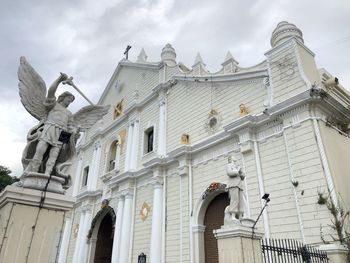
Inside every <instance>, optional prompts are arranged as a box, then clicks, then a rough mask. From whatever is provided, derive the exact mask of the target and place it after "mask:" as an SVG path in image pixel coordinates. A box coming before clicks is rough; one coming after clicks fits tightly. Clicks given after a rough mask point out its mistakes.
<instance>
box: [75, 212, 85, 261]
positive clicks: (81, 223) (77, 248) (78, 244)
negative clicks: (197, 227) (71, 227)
mask: <svg viewBox="0 0 350 263" xmlns="http://www.w3.org/2000/svg"><path fill="white" fill-rule="evenodd" d="M84 218H85V212H82V214H81V215H80V220H79V230H78V237H77V240H76V243H75V249H74V255H73V262H78V258H79V255H80V250H81V247H82V244H81V243H82V236H83V227H84Z"/></svg>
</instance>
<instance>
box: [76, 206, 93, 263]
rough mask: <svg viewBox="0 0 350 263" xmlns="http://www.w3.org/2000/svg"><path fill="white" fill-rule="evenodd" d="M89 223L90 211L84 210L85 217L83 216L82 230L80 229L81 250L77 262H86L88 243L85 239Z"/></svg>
mask: <svg viewBox="0 0 350 263" xmlns="http://www.w3.org/2000/svg"><path fill="white" fill-rule="evenodd" d="M90 224H91V211H90V210H86V212H85V217H84V227H83V231H82V240H81V251H80V255H79V258H78V261H77V262H79V263H86V262H87V253H88V244H87V242H86V241H87V237H86V236H87V234H88V232H89V228H90Z"/></svg>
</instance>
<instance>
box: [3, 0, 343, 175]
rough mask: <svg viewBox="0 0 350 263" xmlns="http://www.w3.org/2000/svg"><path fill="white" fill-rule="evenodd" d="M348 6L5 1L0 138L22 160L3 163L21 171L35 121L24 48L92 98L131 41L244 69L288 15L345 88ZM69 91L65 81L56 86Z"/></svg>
mask: <svg viewBox="0 0 350 263" xmlns="http://www.w3.org/2000/svg"><path fill="white" fill-rule="evenodd" d="M349 7H350V3H349V1H348V0H338V1H334V2H332V4H330V3H329V2H328V1H325V0H319V1H316V0H310V1H301V0H295V1H292V0H287V1H277V0H271V1H263V0H255V1H237V0H222V1H212V0H193V1H185V0H176V1H175V0H163V1H161V0H158V1H154V0H129V1H126V0H117V1H112V0H101V1H88V0H76V1H68V0H62V1H53V0H34V1H26V0H19V1H12V0H3V1H1V6H0V16H1V18H2V23H0V34H1V42H0V56H1V63H0V79H1V81H0V91H1V98H0V105H1V106H0V109H1V113H0V114H1V118H0V121H1V125H2V127H4V128H2V129H1V137H5V138H7V140H5V139H3V138H2V140H1V141H0V142H1V146H2V148H3V147H4V146H5V147H6V149H9V151H11V152H12V151H14V149H17V150H16V153H15V152H12V153H11V155H13V156H12V158H13V159H17V160H18V161H17V166H16V165H15V166H13V165H14V163H16V162H15V161H12V160H13V159H11V158H9V155H4V156H1V159H0V160H1V162H4V165H8V166H10V167H11V169H13V170H18V171H19V170H20V165H19V160H20V155H21V151H22V149H23V146H24V145H25V137H26V132H27V130H28V129H29V128H30V127H31V126H32V125H33V123H35V121H34V120H33V119H32V117H31V116H30V115H29V114H28V113H27V112H26V111H25V110H24V108H23V107H22V106H21V104H20V101H19V96H18V88H17V85H18V80H17V68H18V64H19V57H20V56H22V55H25V56H26V57H27V59H28V61H29V62H30V63H31V64H32V65H33V66H34V68H35V69H36V70H37V71H38V72H39V74H40V75H41V76H42V77H43V79H44V80H45V81H46V82H47V85H50V83H51V82H52V81H53V80H54V79H55V78H56V77H57V76H58V74H59V72H65V73H67V74H69V75H72V76H74V81H75V83H76V85H77V86H78V87H79V88H80V89H81V90H83V91H84V93H85V94H86V95H87V96H88V97H89V98H91V99H92V100H93V101H94V102H97V101H98V98H99V96H100V95H101V93H102V91H103V90H104V88H105V86H106V84H107V83H108V81H109V78H110V77H111V75H112V73H113V71H114V69H115V67H116V66H117V63H118V61H120V60H121V59H122V58H123V52H124V50H125V47H126V46H127V45H129V44H130V45H132V49H131V50H130V59H131V60H135V59H136V57H137V55H138V53H139V51H140V49H141V48H142V47H144V48H145V50H146V53H147V55H148V57H149V60H150V61H159V60H160V53H161V49H162V48H163V46H164V45H165V44H166V43H168V42H170V43H172V45H173V46H174V48H175V50H176V52H177V60H178V61H182V62H184V63H185V64H186V65H187V66H191V65H192V64H193V62H194V59H195V56H196V53H197V52H201V55H202V57H203V60H204V62H205V63H206V64H207V67H208V69H209V70H211V71H217V70H218V69H219V68H220V65H221V63H222V62H223V60H224V57H225V55H226V53H227V51H228V50H230V51H231V53H232V54H233V56H234V57H235V58H236V60H237V61H238V62H239V63H240V65H241V66H243V67H245V66H247V67H248V66H252V65H254V64H257V63H259V62H261V61H262V60H264V59H265V56H264V53H265V52H266V51H267V50H268V49H269V48H270V36H271V33H272V31H273V29H274V28H275V26H276V25H277V23H278V22H280V21H281V20H287V21H289V22H292V23H294V24H296V25H297V26H298V27H299V28H300V29H301V30H302V31H303V34H304V40H305V44H306V45H307V46H308V47H310V48H311V50H313V51H315V53H316V61H317V63H318V66H319V67H324V68H326V69H327V70H328V71H329V72H331V73H333V74H334V75H336V76H338V77H339V79H340V81H341V83H342V84H343V85H344V86H345V87H347V88H348V89H350V69H349V65H348V58H349V57H350V48H349V43H350V34H349V33H348V31H347V28H346V26H347V25H349V24H350V16H349V15H348V10H349ZM65 89H69V87H63V88H60V90H59V91H63V90H65ZM70 90H71V89H70ZM76 97H77V100H76V101H75V103H74V104H73V107H72V108H71V109H72V111H76V110H78V109H79V108H80V107H81V106H83V105H86V101H84V99H83V98H81V96H79V95H77V96H76ZM10 142H13V143H12V144H11V143H10ZM10 148H11V149H10ZM15 155H16V156H15ZM13 167H16V168H13Z"/></svg>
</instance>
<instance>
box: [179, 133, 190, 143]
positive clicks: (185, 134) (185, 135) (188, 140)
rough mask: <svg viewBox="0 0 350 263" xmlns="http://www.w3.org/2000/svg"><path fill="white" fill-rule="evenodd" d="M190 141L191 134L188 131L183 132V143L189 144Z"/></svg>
mask: <svg viewBox="0 0 350 263" xmlns="http://www.w3.org/2000/svg"><path fill="white" fill-rule="evenodd" d="M189 143H190V136H189V135H188V134H187V133H183V134H182V135H181V144H189Z"/></svg>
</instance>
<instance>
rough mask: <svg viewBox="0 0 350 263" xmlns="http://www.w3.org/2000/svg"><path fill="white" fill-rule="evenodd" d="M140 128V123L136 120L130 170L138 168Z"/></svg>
mask: <svg viewBox="0 0 350 263" xmlns="http://www.w3.org/2000/svg"><path fill="white" fill-rule="evenodd" d="M139 127H140V122H139V121H138V120H136V121H135V122H134V129H133V133H132V147H131V160H130V169H131V170H135V169H136V166H137V154H138V152H137V149H138V145H139Z"/></svg>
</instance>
